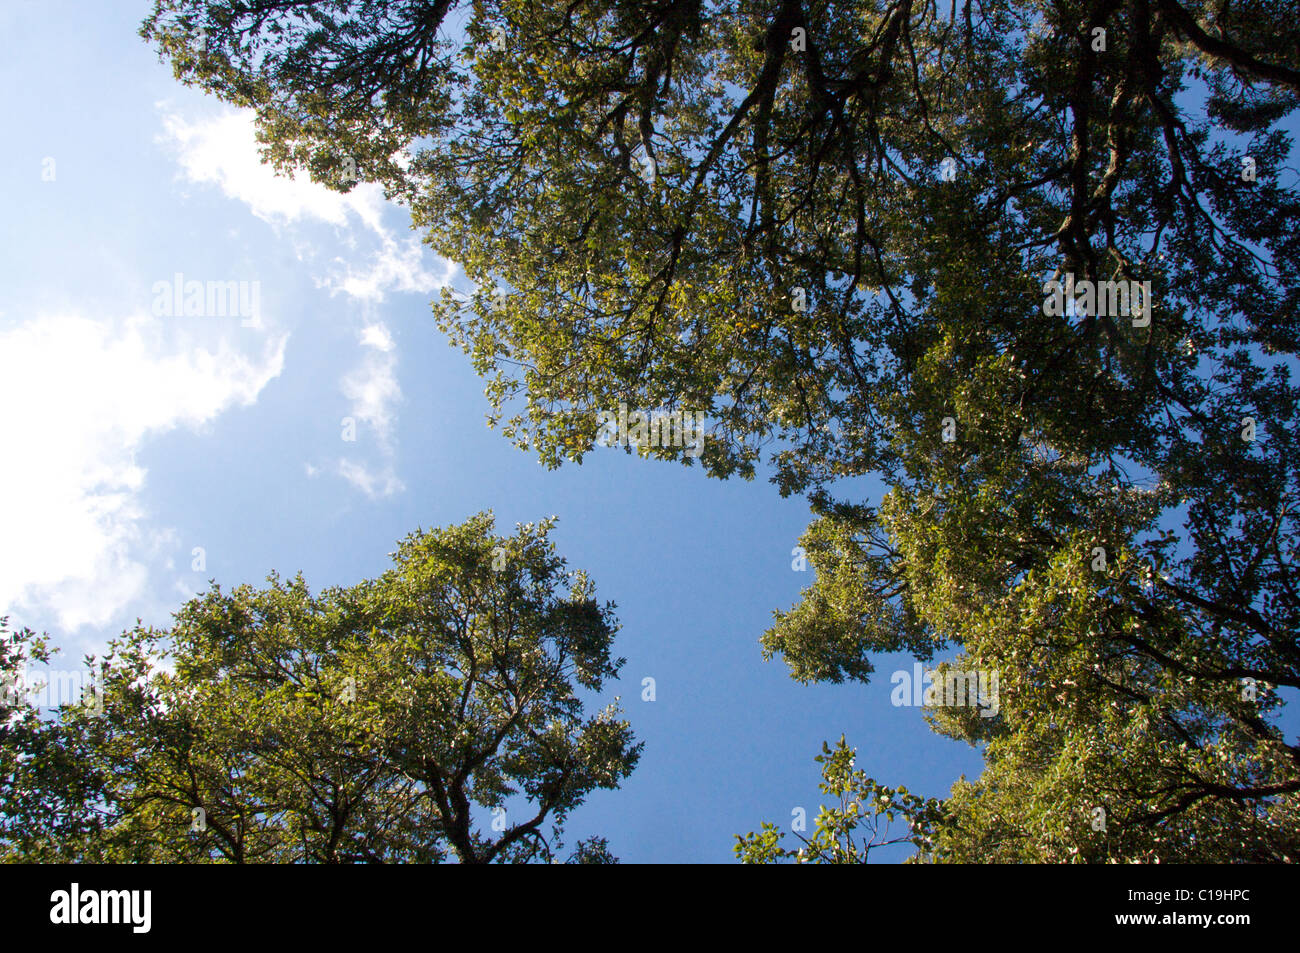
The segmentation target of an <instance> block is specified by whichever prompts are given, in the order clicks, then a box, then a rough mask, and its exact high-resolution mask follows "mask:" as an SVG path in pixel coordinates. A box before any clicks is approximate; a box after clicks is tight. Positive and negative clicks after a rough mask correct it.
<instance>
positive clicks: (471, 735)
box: [0, 514, 641, 863]
mask: <svg viewBox="0 0 1300 953" xmlns="http://www.w3.org/2000/svg"><path fill="white" fill-rule="evenodd" d="M552 525H553V521H550V520H548V521H544V522H542V523H540V524H536V525H534V524H526V525H524V526H521V527H520V528H519V529H518V531H517V533H516V534H515V535H514V536H513V537H498V536H496V535H495V534H494V532H493V527H494V523H493V519H492V516H491V515H490V514H480V515H478V516H476V517H474V518H472V519H470V520H469V521H468V522H466V523H464V524H462V525H459V526H453V527H448V528H446V529H438V530H431V531H427V532H426V531H417V532H415V533H413V534H411V535H410V536H408V537H407V538H406V539H405V540H403V541H402V542H401V544H400V545H399V548H398V550H397V552H396V553H394V554H393V556H394V567H393V568H392V569H390V570H388V571H387V572H385V573H383V574H382V575H380V576H379V577H377V578H375V579H371V580H367V581H364V582H362V583H360V584H357V585H355V586H350V587H332V588H329V589H326V590H325V591H323V592H321V593H320V594H318V595H313V594H312V593H311V592H310V591H309V590H308V588H307V584H306V582H305V581H304V580H303V578H302V577H301V575H299V576H296V577H294V578H293V579H292V580H288V581H286V580H283V579H281V578H280V577H279V576H278V575H276V574H274V573H273V574H272V575H271V576H269V577H268V580H267V586H266V587H265V588H255V587H252V586H248V585H241V586H237V587H235V588H234V589H232V590H230V591H224V590H222V589H221V587H220V586H218V585H216V584H213V585H212V587H211V588H210V589H209V590H208V591H207V592H205V593H203V594H201V595H199V596H196V597H195V598H194V599H192V600H191V601H190V602H188V603H187V604H185V605H184V606H183V607H182V608H181V609H180V611H179V612H177V614H176V620H175V624H174V625H173V626H172V627H171V628H170V629H169V630H155V629H150V628H145V627H141V626H138V625H137V626H136V627H135V628H134V629H133V630H131V631H129V632H126V633H124V634H123V635H122V637H121V638H120V639H117V640H115V641H114V642H113V643H111V646H110V650H109V652H108V654H107V655H106V656H105V657H104V658H103V659H102V660H98V661H97V662H95V661H94V660H92V663H93V664H95V665H97V666H98V667H99V668H100V669H101V670H102V672H103V695H104V704H103V706H102V710H100V711H95V710H93V709H91V708H88V707H87V706H85V705H82V706H64V707H61V708H60V709H59V710H58V712H57V717H55V718H54V719H52V720H50V721H48V722H42V721H40V720H39V719H35V716H34V713H33V712H32V711H31V710H30V709H28V710H25V711H24V712H23V713H22V717H23V720H22V721H20V722H19V725H20V726H29V729H30V734H31V736H32V739H34V740H29V739H28V737H27V735H24V734H21V733H20V734H18V735H17V736H15V737H12V738H11V737H8V736H7V737H6V738H5V744H4V745H3V752H4V755H5V757H6V759H9V758H10V757H17V758H18V759H19V760H20V762H21V763H22V764H23V765H26V766H27V768H26V770H28V771H29V772H30V771H35V770H36V767H35V766H36V765H38V764H42V763H44V761H45V755H44V754H43V753H42V752H41V750H40V747H41V746H40V744H39V743H38V742H40V741H41V740H42V739H49V741H48V747H51V748H53V749H54V752H55V755H56V758H61V759H63V760H62V761H57V760H56V762H55V763H56V764H65V765H67V766H69V769H68V770H66V771H63V772H62V773H60V772H59V771H57V770H53V769H51V772H52V775H53V776H52V777H51V778H50V779H48V780H45V781H42V780H40V779H39V778H37V779H36V780H32V779H31V778H30V775H29V777H28V778H26V779H24V782H22V783H20V784H19V785H18V787H19V788H23V789H24V790H26V791H28V792H29V797H30V798H34V801H32V803H25V802H23V801H21V800H19V801H18V802H17V803H15V804H12V805H11V804H10V803H5V804H4V811H3V813H4V815H5V817H6V818H7V820H6V827H5V828H3V837H2V838H0V848H3V849H4V855H5V856H6V857H7V859H10V860H15V859H19V860H33V859H42V860H51V859H63V860H88V859H95V860H111V861H124V860H129V861H149V862H177V861H181V862H206V861H225V862H234V863H255V862H274V863H299V862H307V863H356V862H367V863H375V862H394V861H402V862H439V861H442V860H444V859H446V858H447V857H448V856H450V855H454V856H455V858H456V859H457V860H459V861H460V862H462V863H487V862H493V861H497V862H525V861H530V860H546V861H550V860H553V859H556V851H557V850H558V848H559V846H560V843H559V838H560V834H561V826H562V824H563V821H564V820H565V818H566V817H567V815H568V814H569V813H570V812H571V811H572V810H573V809H574V808H575V807H577V806H578V805H579V804H580V803H582V801H583V799H584V798H585V797H586V796H587V794H589V793H590V792H591V791H593V790H596V789H600V788H614V787H617V786H618V784H619V782H620V781H622V779H623V778H625V777H626V776H627V775H628V774H629V773H630V772H631V770H632V769H633V767H634V766H635V764H636V762H637V759H638V757H639V755H640V751H641V745H640V744H637V743H634V742H633V738H632V733H631V730H630V728H629V727H628V724H627V722H625V721H622V720H620V719H619V718H618V716H617V709H616V708H615V706H613V705H611V706H609V707H606V708H604V709H601V710H600V711H598V712H596V713H594V714H587V713H586V712H585V711H584V705H583V703H582V701H581V699H580V697H579V692H582V691H587V692H596V691H599V690H600V689H601V688H602V686H603V684H604V682H605V680H606V679H609V678H614V677H616V676H617V673H618V670H619V667H620V666H621V665H622V660H621V659H616V658H612V657H611V655H610V648H611V644H612V640H613V637H614V634H615V632H616V631H617V625H616V622H615V620H614V616H613V605H612V604H609V603H607V604H604V605H601V604H599V603H597V601H596V600H595V596H594V592H595V590H594V586H593V585H592V583H591V582H590V580H589V579H588V578H587V577H586V575H585V574H583V573H581V572H574V573H569V572H566V571H565V565H566V564H565V561H564V560H563V559H562V558H561V557H559V556H557V555H556V553H555V551H554V546H553V544H552V543H550V542H549V540H548V538H547V534H548V532H549V531H550V528H551V526H552ZM51 804H71V805H73V806H74V807H75V810H72V811H71V812H70V813H69V814H67V815H66V816H62V817H59V818H53V819H51V818H50V817H49V813H50V811H49V809H48V805H51ZM489 815H490V816H489ZM33 819H34V820H35V821H37V822H38V823H32V820H33ZM485 821H490V822H491V829H490V830H488V829H487V828H486V827H485V824H484V822H485ZM547 824H550V831H549V834H548V831H547V828H546V825H547ZM575 856H576V857H577V858H578V859H579V860H582V862H593V860H592V859H593V858H595V859H596V861H600V860H602V859H603V862H609V861H612V860H613V858H612V856H611V855H610V854H609V852H608V850H607V848H606V847H605V844H604V841H603V840H601V839H596V840H594V841H591V842H587V843H583V844H580V845H579V848H578V851H577V854H576V855H575Z"/></svg>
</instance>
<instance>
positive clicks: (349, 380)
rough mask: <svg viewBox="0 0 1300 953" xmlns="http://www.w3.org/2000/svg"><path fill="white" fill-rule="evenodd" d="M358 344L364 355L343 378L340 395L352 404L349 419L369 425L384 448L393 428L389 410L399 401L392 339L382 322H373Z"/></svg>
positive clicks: (398, 386)
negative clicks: (352, 418)
mask: <svg viewBox="0 0 1300 953" xmlns="http://www.w3.org/2000/svg"><path fill="white" fill-rule="evenodd" d="M361 344H362V346H363V347H364V348H366V349H367V353H365V354H364V355H363V357H362V358H361V363H360V364H358V365H357V366H356V367H355V368H354V369H353V370H351V371H349V372H348V373H347V374H345V375H344V376H343V379H342V380H341V381H339V386H340V387H341V388H342V390H343V395H344V396H345V397H347V398H348V399H349V400H351V401H352V410H351V416H353V417H355V418H357V420H359V421H361V422H363V423H366V424H369V425H370V427H372V428H373V429H374V432H375V434H376V436H378V437H379V441H380V445H381V446H382V447H384V448H388V447H389V446H390V443H389V438H390V435H391V432H392V426H393V411H392V406H393V404H395V403H396V402H397V401H399V400H400V399H401V397H402V387H401V385H400V384H398V382H397V355H396V354H395V353H394V344H393V336H392V335H391V334H390V333H389V331H388V328H387V326H386V325H384V323H383V322H375V323H372V324H368V325H366V327H365V328H363V329H362V331H361Z"/></svg>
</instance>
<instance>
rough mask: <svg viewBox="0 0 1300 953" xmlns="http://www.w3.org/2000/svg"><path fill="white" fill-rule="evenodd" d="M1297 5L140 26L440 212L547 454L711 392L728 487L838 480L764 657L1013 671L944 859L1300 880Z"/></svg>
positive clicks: (805, 665) (656, 8)
mask: <svg viewBox="0 0 1300 953" xmlns="http://www.w3.org/2000/svg"><path fill="white" fill-rule="evenodd" d="M1298 14H1300V8H1297V5H1296V4H1295V3H1291V2H1283V3H1274V2H1267V3H1266V2H1260V0H1251V2H1245V3H1234V4H1227V3H1208V2H1204V3H1202V2H1176V0H1043V2H1024V0H988V2H973V0H965V2H958V0H953V2H952V3H951V4H946V5H940V4H938V3H933V2H931V3H927V2H919V0H859V2H845V3H840V2H820V3H818V2H804V0H767V2H753V0H745V2H725V3H724V2H720V3H706V2H702V0H685V2H674V0H644V2H592V3H586V2H581V0H576V2H571V3H557V4H536V3H528V2H523V0H517V2H512V0H505V2H497V0H480V2H476V3H474V4H472V5H463V6H462V5H460V4H456V3H454V2H450V0H448V2H396V0H393V2H382V0H356V2H349V0H335V2H324V0H322V2H302V0H283V2H276V0H241V2H200V0H159V2H158V3H157V4H156V9H155V11H154V13H153V15H152V16H151V17H150V18H149V19H148V20H147V21H146V23H145V24H144V25H143V27H142V35H143V36H144V37H145V39H147V40H148V41H150V42H151V43H153V44H154V45H155V46H156V47H157V49H158V51H159V53H160V55H161V56H162V57H164V58H165V59H166V60H167V61H168V62H170V64H171V65H172V67H173V69H174V71H175V74H176V76H177V77H178V78H179V79H180V80H181V81H183V82H185V83H188V84H192V85H195V86H197V87H198V88H201V89H203V90H206V91H208V92H211V93H213V94H215V95H216V96H218V97H220V98H222V99H224V100H226V101H228V102H230V103H233V104H235V105H239V106H244V107H250V108H252V109H254V110H255V111H256V114H257V122H258V129H259V135H260V137H261V139H262V142H263V144H264V146H265V156H266V159H267V161H269V162H271V163H273V164H274V165H275V166H276V167H277V168H278V169H280V170H282V171H293V170H300V171H305V172H307V173H309V174H310V175H311V176H312V177H314V178H315V179H316V180H317V181H319V182H323V183H325V184H328V185H330V186H332V187H334V188H336V189H339V190H346V189H349V188H351V187H353V186H354V185H355V184H356V183H357V182H360V181H365V182H374V183H378V184H380V185H381V186H382V187H383V188H384V190H385V192H386V193H387V194H388V195H389V196H390V197H391V198H393V199H395V200H397V201H399V202H401V203H403V204H405V205H406V206H407V207H408V208H409V209H410V211H411V213H412V216H413V219H414V222H415V224H416V226H417V227H418V228H420V229H422V230H423V231H424V232H425V233H426V238H427V242H428V244H429V245H430V246H431V247H432V249H434V250H435V251H436V252H438V253H439V254H441V255H443V256H445V257H446V258H448V259H449V260H451V261H454V262H457V263H459V264H460V265H461V266H462V267H463V268H464V271H465V274H466V275H467V276H468V278H469V280H470V281H471V282H472V283H473V284H474V286H475V290H474V292H473V293H471V294H468V295H465V294H457V293H455V292H453V291H450V290H449V291H447V292H446V293H445V294H444V295H443V297H442V298H441V300H439V301H438V302H437V303H436V304H435V307H434V312H435V317H436V319H437V321H438V323H439V325H440V327H441V328H442V329H443V330H444V331H445V333H446V334H447V335H448V336H449V337H450V339H451V340H452V342H453V343H455V344H457V345H459V346H461V347H463V348H464V350H465V351H466V353H467V354H468V355H469V357H470V358H471V360H472V362H473V364H474V366H475V368H476V369H477V370H478V371H479V372H480V373H481V374H482V375H483V376H484V377H485V378H486V379H487V381H488V383H487V398H488V401H489V407H490V419H491V422H492V423H493V425H495V426H498V427H500V429H501V431H502V433H503V434H504V435H505V436H506V437H507V438H509V439H512V440H514V441H516V442H517V443H518V444H519V445H520V446H521V447H523V448H525V449H529V450H531V451H533V452H535V453H537V454H538V456H539V458H540V459H541V461H542V462H543V463H545V464H546V465H548V466H558V465H560V464H561V463H562V462H563V461H566V460H567V461H574V462H581V460H582V459H583V456H584V454H586V453H587V452H589V451H590V450H591V449H592V448H593V446H594V445H595V443H596V439H597V432H598V421H599V420H600V419H601V417H600V415H601V413H602V412H608V410H609V409H610V408H613V407H617V406H619V404H620V402H622V403H626V404H627V405H628V406H632V407H639V408H647V409H649V408H666V409H669V410H680V411H684V412H687V413H694V412H697V411H702V412H704V414H705V415H706V418H707V420H708V421H709V431H708V437H707V439H706V440H705V442H704V446H703V451H702V453H701V454H699V456H698V460H699V462H700V463H701V465H702V466H703V467H704V469H705V471H706V472H707V473H708V474H709V475H711V476H715V477H724V478H725V477H729V476H732V475H739V476H742V477H745V478H751V477H753V476H754V475H756V474H757V473H759V472H760V468H761V470H762V472H763V473H764V474H770V475H771V479H772V480H773V482H774V484H775V486H776V489H777V490H778V492H780V493H781V494H787V495H788V494H803V495H805V496H806V497H807V499H808V500H809V502H810V503H811V505H812V507H813V510H814V517H815V518H814V520H813V522H812V523H811V524H810V525H809V527H808V529H807V531H806V534H805V536H804V538H803V539H802V540H801V545H802V546H803V547H804V549H805V550H806V552H807V554H808V558H809V560H810V562H811V563H812V564H813V566H814V567H815V569H816V579H815V581H814V582H813V583H812V584H811V585H810V586H809V587H808V588H807V589H806V591H805V592H804V593H803V596H802V598H801V599H800V601H799V602H798V603H797V604H796V605H795V606H793V607H791V608H790V609H789V610H787V611H780V612H777V613H776V614H775V619H774V623H773V625H772V627H771V628H770V629H769V630H768V632H766V633H765V634H764V635H763V637H762V647H763V652H764V654H765V655H767V656H769V657H770V656H776V655H780V656H782V657H783V659H784V660H785V662H786V664H787V665H788V666H789V668H790V672H791V674H792V675H793V676H794V677H795V678H797V679H800V680H803V681H809V680H819V681H831V682H838V681H842V680H860V681H866V680H868V679H869V678H870V677H871V675H872V673H873V665H872V661H871V659H872V656H873V654H874V653H879V652H890V651H900V650H902V651H907V652H910V653H912V654H913V655H915V656H916V657H918V658H920V659H922V660H930V659H932V658H934V657H936V655H939V654H944V655H945V656H947V657H954V656H955V658H956V660H957V663H959V664H961V665H964V666H966V667H968V668H970V669H973V670H986V669H989V670H996V671H998V672H999V673H1000V674H1001V681H1000V691H1001V695H1002V699H1001V703H1000V706H999V712H998V715H997V717H996V718H991V719H985V718H981V717H966V714H967V713H964V712H962V711H961V710H957V709H943V708H939V709H935V710H934V711H932V713H931V718H932V721H933V722H934V725H935V727H936V729H937V730H939V731H941V732H943V733H945V734H949V735H952V736H954V737H958V738H964V739H966V740H969V741H970V742H972V743H974V744H978V745H980V746H981V747H982V750H983V752H984V756H985V760H986V769H985V771H984V773H983V775H982V776H981V777H979V778H978V779H976V780H974V781H962V782H960V783H959V784H958V785H957V786H956V787H955V788H954V790H953V792H952V796H951V797H950V798H949V799H947V800H946V801H945V803H944V817H945V821H944V823H943V824H942V825H940V826H939V827H938V828H937V829H936V830H935V832H934V836H933V838H931V839H929V840H928V841H927V846H926V847H925V849H924V850H923V852H922V855H923V856H924V857H928V858H930V859H947V860H958V861H961V860H985V861H987V860H1036V861H1073V860H1086V861H1101V860H1122V861H1129V860H1134V861H1143V860H1162V861H1170V860H1185V861H1224V860H1250V861H1261V860H1270V861H1276V860H1294V859H1295V858H1296V856H1297V854H1296V851H1297V847H1298V845H1297V841H1298V840H1300V824H1298V823H1297V791H1300V745H1297V744H1296V743H1292V742H1288V741H1287V739H1286V738H1285V736H1284V734H1283V733H1282V732H1281V731H1280V730H1279V729H1278V727H1277V726H1276V718H1275V716H1276V713H1277V712H1278V710H1279V708H1280V706H1281V705H1282V703H1283V699H1282V696H1281V694H1280V691H1281V690H1284V689H1285V690H1291V691H1294V690H1296V689H1300V644H1298V643H1297V632H1300V591H1298V588H1297V587H1298V584H1300V580H1298V579H1297V573H1296V562H1295V558H1296V554H1295V548H1296V544H1297V541H1298V540H1300V524H1298V522H1297V497H1298V493H1300V481H1298V477H1297V473H1298V467H1297V453H1298V452H1300V445H1298V444H1297V440H1298V432H1297V391H1296V386H1295V383H1294V380H1293V374H1294V371H1295V369H1296V362H1295V358H1296V351H1297V345H1298V343H1300V341H1298V331H1300V324H1298V323H1297V321H1298V311H1297V304H1298V303H1300V298H1298V295H1300V291H1298V290H1297V288H1298V285H1297V280H1296V279H1297V273H1296V269H1297V268H1298V267H1300V254H1298V253H1300V228H1297V225H1298V224H1300V221H1298V212H1300V206H1298V205H1297V193H1296V188H1295V183H1296V175H1295V170H1294V169H1293V168H1290V167H1289V166H1288V163H1289V162H1290V161H1291V159H1292V146H1293V143H1292V138H1291V136H1290V134H1289V133H1288V132H1287V130H1286V129H1285V128H1284V127H1285V124H1286V122H1287V121H1289V120H1290V119H1292V118H1293V117H1294V113H1295V109H1296V105H1297V96H1298V95H1300V15H1298ZM1076 291H1077V292H1078V294H1077V295H1076ZM1063 292H1064V293H1063ZM1121 292H1123V294H1121ZM1063 298H1068V300H1063ZM638 452H640V453H641V454H642V455H643V456H647V457H660V458H665V459H680V460H681V461H682V462H683V463H685V464H687V465H691V464H692V463H693V462H695V459H696V458H695V457H694V456H693V455H690V454H687V453H685V452H684V450H683V449H681V448H679V447H676V446H672V445H669V446H663V445H659V446H641V447H639V448H638ZM868 477H879V478H880V479H883V480H884V481H885V483H886V485H887V487H888V490H887V492H886V493H885V494H884V496H883V498H881V499H878V500H872V499H868V498H866V495H865V493H864V491H863V486H864V484H865V483H866V479H867V478H868ZM828 756H829V754H828ZM837 757H840V759H841V760H843V757H844V756H843V755H837ZM835 783H839V782H835ZM846 783H847V782H846ZM864 783H865V782H864ZM872 783H874V782H872ZM926 823H927V824H928V823H929V815H928V814H927V821H926ZM822 853H823V854H824V855H825V856H836V852H834V851H830V850H827V851H823V852H822ZM841 853H842V852H841ZM775 856H776V855H775V854H773V853H772V852H771V851H770V850H769V851H768V853H767V854H766V855H765V856H764V857H763V858H761V859H775Z"/></svg>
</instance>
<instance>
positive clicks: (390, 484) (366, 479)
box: [338, 459, 406, 500]
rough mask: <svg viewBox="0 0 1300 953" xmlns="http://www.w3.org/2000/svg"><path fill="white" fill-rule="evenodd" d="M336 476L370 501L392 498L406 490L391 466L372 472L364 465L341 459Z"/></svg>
mask: <svg viewBox="0 0 1300 953" xmlns="http://www.w3.org/2000/svg"><path fill="white" fill-rule="evenodd" d="M338 474H339V476H341V477H343V479H345V480H347V481H348V482H349V483H351V484H352V485H353V486H355V487H356V488H357V489H358V490H360V491H361V492H362V493H364V494H365V495H366V496H368V497H370V498H371V499H372V500H375V499H379V498H380V497H385V496H392V495H393V494H395V493H400V492H401V491H402V490H405V489H406V484H404V483H403V482H402V481H401V480H400V479H398V476H397V474H396V473H394V472H393V468H392V465H391V464H390V465H386V466H384V467H383V468H382V469H381V470H378V471H374V470H371V469H370V468H369V467H367V466H366V465H365V464H364V463H358V462H357V461H355V460H348V459H341V460H339V463H338Z"/></svg>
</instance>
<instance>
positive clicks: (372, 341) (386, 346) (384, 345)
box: [361, 321, 395, 351]
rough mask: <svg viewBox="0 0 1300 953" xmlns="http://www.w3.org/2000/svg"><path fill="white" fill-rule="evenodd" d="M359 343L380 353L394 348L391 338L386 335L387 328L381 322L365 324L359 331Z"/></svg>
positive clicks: (389, 335)
mask: <svg viewBox="0 0 1300 953" xmlns="http://www.w3.org/2000/svg"><path fill="white" fill-rule="evenodd" d="M361 343H362V344H364V345H365V346H366V347H373V348H375V349H376V350H380V351H391V350H392V349H393V347H394V346H395V345H394V344H393V336H392V335H391V334H389V333H388V326H387V325H385V324H384V323H383V322H382V321H379V322H376V323H375V324H367V325H366V326H365V327H364V328H362V329H361Z"/></svg>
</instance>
